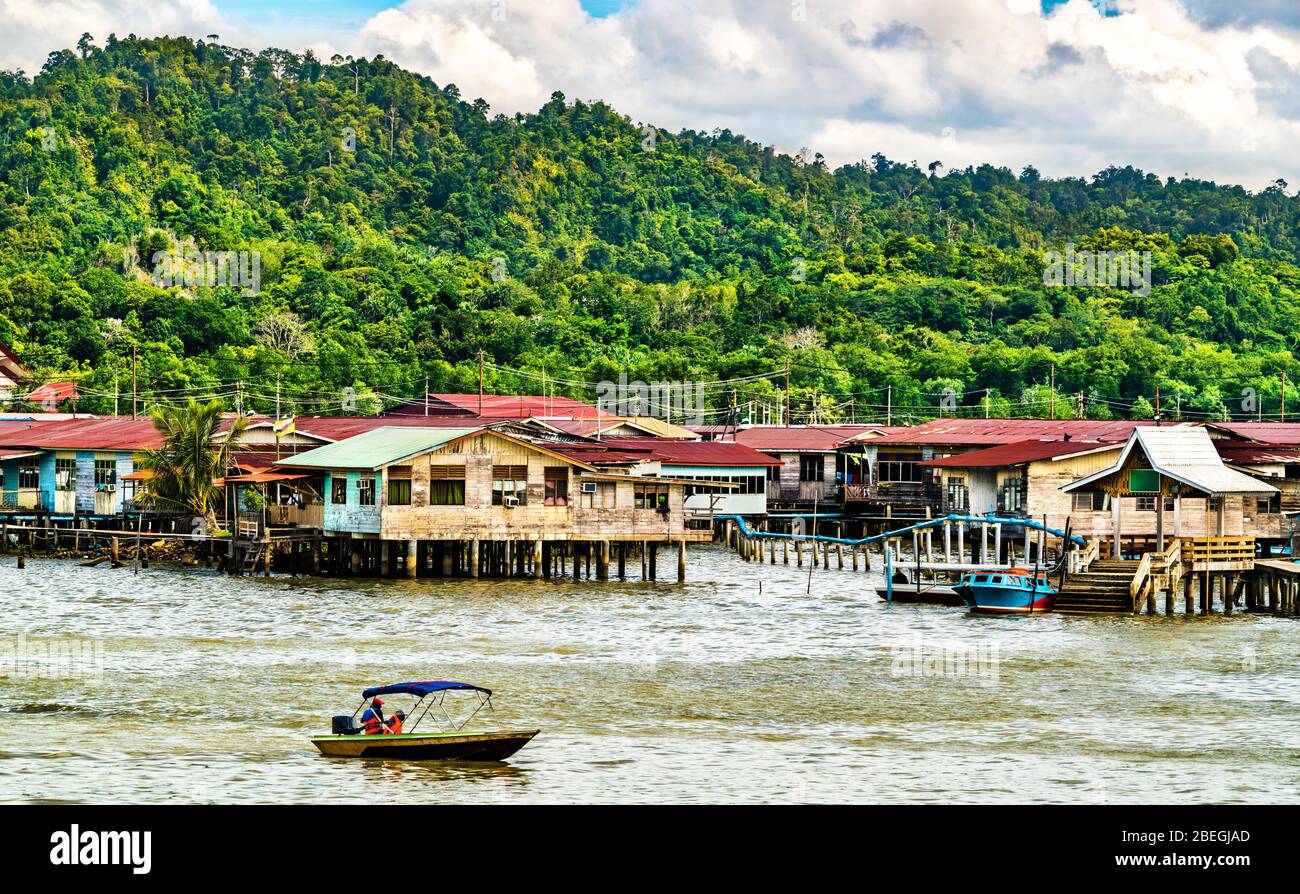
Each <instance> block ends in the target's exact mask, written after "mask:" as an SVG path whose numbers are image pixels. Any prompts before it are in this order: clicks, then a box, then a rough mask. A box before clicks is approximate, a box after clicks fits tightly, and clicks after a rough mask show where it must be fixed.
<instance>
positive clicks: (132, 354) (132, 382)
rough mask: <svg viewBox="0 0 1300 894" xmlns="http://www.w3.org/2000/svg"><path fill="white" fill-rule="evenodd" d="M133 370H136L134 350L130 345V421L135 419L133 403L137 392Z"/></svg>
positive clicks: (133, 346)
mask: <svg viewBox="0 0 1300 894" xmlns="http://www.w3.org/2000/svg"><path fill="white" fill-rule="evenodd" d="M135 369H136V348H135V345H131V418H132V419H134V418H135V403H136V395H137V394H138V391H137V389H136V375H135Z"/></svg>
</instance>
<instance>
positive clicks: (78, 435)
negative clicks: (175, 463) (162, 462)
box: [0, 416, 162, 450]
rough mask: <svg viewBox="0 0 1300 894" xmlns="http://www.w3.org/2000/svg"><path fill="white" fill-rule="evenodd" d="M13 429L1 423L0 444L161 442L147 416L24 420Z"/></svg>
mask: <svg viewBox="0 0 1300 894" xmlns="http://www.w3.org/2000/svg"><path fill="white" fill-rule="evenodd" d="M23 424H24V425H26V426H27V427H26V428H25V429H20V430H12V429H10V428H9V427H8V426H7V425H6V426H3V427H0V447H40V448H43V449H46V450H153V449H156V448H158V447H159V446H160V445H161V444H162V438H161V437H159V435H158V430H157V429H156V428H154V426H153V421H152V420H150V419H123V418H120V417H116V416H112V417H107V418H101V419H64V420H62V421H59V422H34V423H23Z"/></svg>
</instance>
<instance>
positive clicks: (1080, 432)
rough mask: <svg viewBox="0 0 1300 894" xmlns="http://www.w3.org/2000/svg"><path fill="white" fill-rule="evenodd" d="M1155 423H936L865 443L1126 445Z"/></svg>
mask: <svg viewBox="0 0 1300 894" xmlns="http://www.w3.org/2000/svg"><path fill="white" fill-rule="evenodd" d="M1154 425H1155V423H1154V422H1147V421H1141V422H1134V421H1129V420H1125V419H1120V420H1102V419H935V420H933V421H932V422H926V423H923V424H922V425H914V426H911V427H910V428H907V429H905V430H903V431H898V432H894V433H892V434H888V435H884V436H882V437H879V438H872V439H871V440H869V441H865V442H864V443H866V444H868V445H871V446H882V447H883V446H888V445H926V446H930V445H935V446H938V445H944V446H955V447H958V446H969V447H974V446H991V445H994V444H1014V443H1016V442H1017V441H1025V440H1038V441H1059V440H1062V439H1063V438H1064V437H1065V436H1066V435H1069V436H1070V439H1071V440H1074V441H1123V440H1125V439H1126V438H1127V437H1128V436H1129V435H1130V434H1132V432H1133V430H1134V429H1135V428H1139V427H1146V426H1154Z"/></svg>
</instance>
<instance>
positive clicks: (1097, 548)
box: [1070, 537, 1101, 574]
mask: <svg viewBox="0 0 1300 894" xmlns="http://www.w3.org/2000/svg"><path fill="white" fill-rule="evenodd" d="M1100 556H1101V538H1099V537H1094V538H1092V539H1091V540H1089V541H1088V545H1087V546H1085V547H1084V548H1083V549H1081V550H1072V551H1071V552H1070V574H1082V573H1083V572H1085V571H1087V570H1088V566H1089V565H1091V564H1092V563H1093V562H1096V561H1097V560H1098V558H1100Z"/></svg>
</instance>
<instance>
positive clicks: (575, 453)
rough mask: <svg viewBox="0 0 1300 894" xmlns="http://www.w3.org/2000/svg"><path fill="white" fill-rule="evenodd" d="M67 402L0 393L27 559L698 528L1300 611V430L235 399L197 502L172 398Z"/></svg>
mask: <svg viewBox="0 0 1300 894" xmlns="http://www.w3.org/2000/svg"><path fill="white" fill-rule="evenodd" d="M46 387H47V388H56V387H57V386H46ZM71 398H75V387H72V386H69V387H68V388H65V390H64V391H62V392H58V393H52V394H51V395H43V394H41V395H35V399H36V400H40V401H43V403H44V405H45V406H46V407H47V408H49V407H51V404H52V403H54V404H58V406H57V407H56V408H55V411H53V412H49V411H47V412H31V413H26V412H23V411H22V410H21V409H19V410H11V411H8V412H6V413H4V414H3V415H0V550H3V552H4V553H6V554H8V559H7V560H8V561H15V560H16V561H18V562H19V563H22V562H23V561H24V559H25V557H29V556H32V555H41V554H45V553H50V554H54V553H62V554H69V555H78V556H81V557H83V558H84V559H85V560H86V561H85V564H87V565H100V564H104V565H109V566H121V565H122V564H124V563H125V562H126V561H128V560H127V558H126V557H127V556H128V555H129V556H130V557H131V558H130V559H129V561H131V562H132V563H134V564H136V565H137V566H138V565H139V564H140V563H146V564H147V563H148V561H149V559H150V557H151V555H152V556H153V557H154V558H155V560H157V559H158V558H160V557H162V556H163V555H164V554H165V553H167V551H168V550H169V549H170V550H172V551H173V552H175V551H179V552H180V554H183V556H184V557H185V559H186V560H187V561H189V562H191V563H201V564H205V565H207V566H209V567H213V568H219V569H221V570H223V571H226V572H228V573H230V574H263V575H271V574H272V573H288V574H315V575H329V576H343V577H346V576H350V575H351V576H359V575H365V576H406V577H409V578H430V577H433V578H437V577H453V576H463V577H476V578H482V577H529V576H531V577H541V578H553V577H557V576H561V575H572V576H573V577H575V578H584V577H585V578H593V579H595V580H606V579H609V578H610V577H616V578H620V579H622V578H625V577H627V576H628V575H629V574H633V573H639V575H640V579H643V580H646V581H655V580H660V579H676V580H677V581H685V580H686V579H687V577H688V554H689V547H690V546H691V545H694V544H700V543H705V542H720V543H724V544H726V545H727V547H728V548H730V549H733V550H735V552H736V553H737V555H738V557H739V558H740V559H741V560H743V561H748V562H769V563H778V562H780V563H786V564H794V565H797V566H799V567H804V566H805V565H807V567H808V568H809V571H810V572H811V571H813V570H814V569H815V570H817V571H818V572H829V571H843V572H846V573H852V572H853V571H858V570H859V569H861V570H862V571H870V570H872V569H873V568H874V569H876V570H877V571H883V572H884V574H885V578H886V580H885V585H884V587H882V588H881V590H882V595H886V592H887V594H888V596H889V598H890V599H891V601H893V600H897V601H922V602H924V601H934V602H945V601H952V600H953V598H954V597H953V594H952V590H951V586H950V585H951V584H953V583H954V582H955V581H956V580H957V578H958V576H959V575H960V574H962V573H967V572H972V571H987V572H990V573H993V572H997V571H999V570H1008V569H1012V568H1014V567H1016V566H1020V567H1022V568H1030V567H1032V568H1035V569H1038V571H1039V572H1040V573H1049V572H1050V574H1051V575H1053V578H1052V580H1053V584H1054V585H1055V586H1057V587H1058V591H1059V592H1058V594H1057V597H1056V600H1055V610H1056V611H1061V612H1076V613H1085V612H1086V613H1093V612H1122V613H1146V614H1187V615H1191V614H1209V613H1222V614H1230V613H1232V612H1233V611H1237V610H1247V611H1272V612H1278V613H1286V614H1296V613H1297V612H1298V611H1300V603H1298V602H1297V599H1296V596H1297V590H1298V589H1300V564H1297V563H1296V562H1295V561H1294V560H1293V557H1294V551H1295V549H1296V547H1297V545H1298V544H1300V537H1297V532H1296V530H1295V527H1296V519H1297V517H1298V516H1300V424H1294V423H1285V422H1223V423H1182V422H1160V421H1155V420H1153V421H1114V420H1106V421H1097V420H1077V419H1076V420H1047V419H987V418H979V419H976V418H941V419H937V420H934V421H931V422H926V423H923V424H918V425H911V426H894V425H883V426H881V425H868V424H853V425H847V424H828V425H789V424H775V425H773V424H767V425H748V424H734V425H733V424H728V425H698V426H683V425H676V424H672V423H669V422H666V421H663V420H661V419H658V418H652V417H648V416H638V415H617V414H612V413H609V412H607V411H606V408H602V407H601V406H600V405H598V404H591V403H585V402H581V401H577V400H573V399H568V398H562V397H555V396H550V395H491V394H482V393H479V394H428V395H426V396H425V397H424V398H422V399H416V400H413V401H410V402H408V403H406V404H404V405H400V406H397V407H395V408H392V409H390V410H388V411H387V412H385V413H384V414H382V415H375V416H357V415H346V416H318V417H305V416H300V417H297V418H294V419H291V420H277V419H275V418H272V417H268V416H257V415H246V416H243V417H237V416H236V415H235V414H227V415H226V416H224V417H223V419H222V423H221V431H222V432H227V433H228V432H230V431H231V430H232V429H233V428H234V427H235V420H236V419H237V418H238V419H241V420H242V426H241V429H242V430H241V432H240V436H239V439H238V443H237V444H231V445H229V446H230V447H231V449H230V450H229V451H228V452H227V456H228V457H229V458H228V460H227V467H225V468H223V469H222V470H221V474H220V475H219V476H218V477H216V478H215V479H214V485H215V486H216V488H217V489H218V492H219V493H220V494H221V495H222V497H221V499H220V505H219V506H217V507H215V511H214V512H213V513H212V514H211V515H210V516H209V517H208V518H200V517H195V516H193V515H185V514H177V513H169V512H167V511H164V510H161V509H158V508H157V507H156V506H155V507H148V506H147V504H148V501H147V500H143V499H142V497H143V496H144V495H146V494H148V493H149V488H150V478H151V474H152V473H151V472H150V470H149V469H148V468H146V465H147V464H146V463H143V462H142V459H143V458H144V457H146V456H147V455H148V454H149V452H150V451H153V450H156V449H157V448H158V447H159V444H160V434H159V432H158V429H157V428H156V426H155V424H154V422H153V420H151V419H150V418H147V417H145V416H144V415H143V414H141V415H138V416H136V417H135V418H131V417H127V416H106V417H95V416H85V415H78V414H76V412H75V404H73V407H72V411H71V412H67V411H66V410H67V406H66V405H65V403H60V402H61V401H65V399H71ZM214 523H215V526H214ZM665 563H667V564H668V565H674V564H675V566H676V567H675V569H672V568H671V567H665ZM629 566H631V567H629ZM674 571H675V573H674ZM956 604H960V600H957V601H956Z"/></svg>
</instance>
